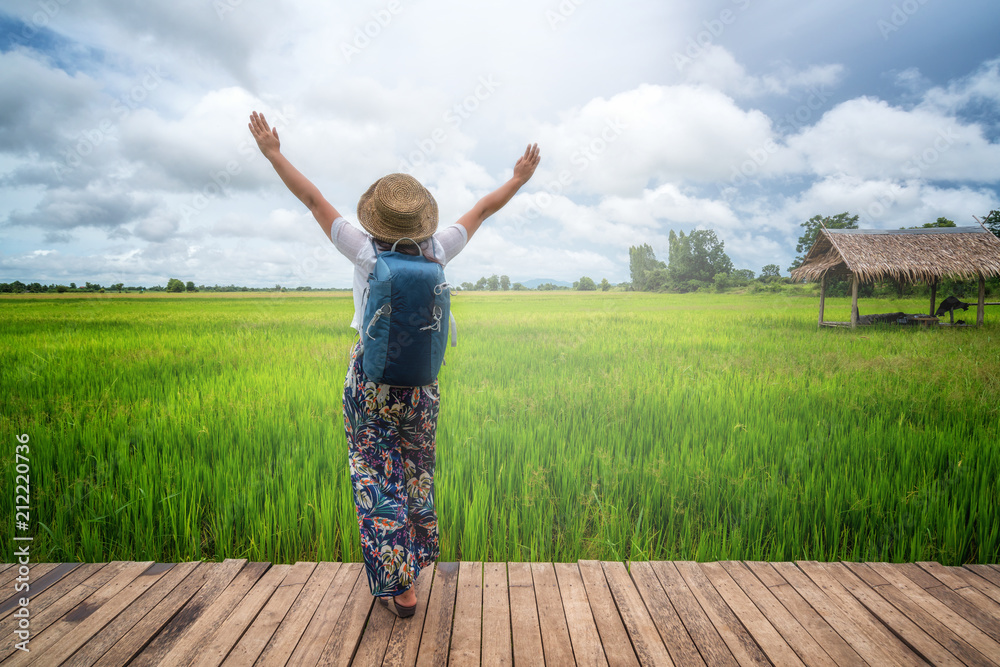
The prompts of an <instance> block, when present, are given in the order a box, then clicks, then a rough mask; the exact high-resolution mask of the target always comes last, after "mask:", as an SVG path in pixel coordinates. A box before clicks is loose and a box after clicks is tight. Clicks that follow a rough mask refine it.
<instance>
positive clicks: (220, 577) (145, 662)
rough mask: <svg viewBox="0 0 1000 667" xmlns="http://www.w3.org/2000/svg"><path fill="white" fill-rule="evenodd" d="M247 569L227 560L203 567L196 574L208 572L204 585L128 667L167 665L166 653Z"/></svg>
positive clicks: (238, 561) (241, 564)
mask: <svg viewBox="0 0 1000 667" xmlns="http://www.w3.org/2000/svg"><path fill="white" fill-rule="evenodd" d="M246 565H247V562H246V560H244V559H235V558H227V559H226V560H225V561H223V562H222V563H202V565H201V567H199V568H198V569H197V570H195V572H196V573H197V572H201V571H202V569H205V570H206V572H205V580H204V583H202V585H201V586H200V587H199V588H198V589H197V591H196V592H195V593H194V595H192V596H191V597H190V598H188V600H187V602H185V603H184V605H183V606H182V607H181V610H180V611H179V612H177V613H176V615H173V617H172V618H170V621H169V622H168V623H167V624H166V625H165V626H164V627H163V629H162V630H160V631H159V632H158V633H156V635H155V636H154V637H153V639H152V640H151V641H150V642H149V644H147V645H146V647H145V648H143V649H142V650H141V651H140V652H139V655H137V656H136V657H135V658H133V660H132V662H130V663H129V667H151V666H152V665H160V664H168V663H164V658H165V657H166V655H167V653H169V652H170V651H171V650H173V647H174V645H175V644H176V643H177V642H178V641H179V640H181V639H182V638H183V637H184V635H185V634H186V633H187V632H188V631H189V630H190V628H191V626H192V625H194V624H195V623H196V622H197V620H198V619H199V618H200V617H201V614H202V612H204V611H205V610H206V609H207V608H208V607H209V606H210V605H211V604H212V603H213V602H215V600H217V599H218V597H219V596H220V595H221V594H222V593H223V592H224V591H225V590H226V589H227V588H228V587H229V585H230V584H231V583H232V582H233V580H234V579H235V578H236V577H237V576H238V575H239V573H240V572H241V571H242V570H243V569H244V568H245V567H246ZM192 583H193V582H192Z"/></svg>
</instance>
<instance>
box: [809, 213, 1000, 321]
mask: <svg viewBox="0 0 1000 667" xmlns="http://www.w3.org/2000/svg"><path fill="white" fill-rule="evenodd" d="M828 276H843V277H847V276H850V277H851V278H852V280H851V284H852V287H851V296H852V299H851V321H850V323H847V322H826V321H825V320H824V319H823V307H824V305H825V301H826V279H827V277H828ZM994 276H1000V239H998V238H997V237H996V236H994V235H993V234H991V233H990V232H989V231H987V230H986V229H985V228H983V227H935V228H930V229H898V230H897V229H825V228H824V229H821V230H820V232H819V236H818V237H817V238H816V243H814V244H813V247H812V248H811V249H810V250H809V254H808V255H806V258H805V260H804V261H803V262H802V265H801V266H799V267H798V268H796V269H795V270H794V271H792V278H793V279H794V280H810V281H819V283H820V296H819V325H820V326H847V325H848V324H850V326H851V327H852V328H853V327H856V326H857V324H858V285H859V284H860V283H867V282H874V281H877V280H886V279H892V280H897V281H901V282H908V283H918V282H925V283H929V284H930V285H931V304H930V305H931V307H930V312H929V313H928V319H930V320H933V321H936V320H935V319H934V318H933V315H934V305H935V299H936V297H937V284H938V282H939V281H940V280H941V279H942V278H946V277H950V278H958V279H962V280H969V279H972V278H977V277H978V278H979V308H978V311H977V313H976V324H977V325H981V324H982V323H983V311H984V309H985V308H984V306H986V305H987V304H986V300H985V297H986V282H985V281H986V278H991V277H994ZM990 305H994V304H990Z"/></svg>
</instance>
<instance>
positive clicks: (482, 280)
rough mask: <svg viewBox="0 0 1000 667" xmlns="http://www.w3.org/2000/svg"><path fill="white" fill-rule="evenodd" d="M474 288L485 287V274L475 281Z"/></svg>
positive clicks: (481, 288)
mask: <svg viewBox="0 0 1000 667" xmlns="http://www.w3.org/2000/svg"><path fill="white" fill-rule="evenodd" d="M476 289H477V290H484V289H486V277H485V276H484V277H481V278H480V279H479V280H477V281H476Z"/></svg>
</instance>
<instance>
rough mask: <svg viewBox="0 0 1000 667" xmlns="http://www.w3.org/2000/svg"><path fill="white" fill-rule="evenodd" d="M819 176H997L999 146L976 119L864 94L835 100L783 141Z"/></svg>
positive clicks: (982, 178) (980, 178)
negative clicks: (895, 103) (965, 120)
mask: <svg viewBox="0 0 1000 667" xmlns="http://www.w3.org/2000/svg"><path fill="white" fill-rule="evenodd" d="M787 145H788V147H789V148H790V149H791V150H792V151H793V152H795V153H798V154H800V155H801V156H802V157H803V158H804V159H805V161H806V163H807V164H808V169H809V170H810V171H811V172H813V173H815V174H817V175H820V176H828V175H835V174H844V175H849V176H856V177H860V178H892V179H924V180H970V181H978V182H996V181H997V179H998V178H1000V145H997V144H993V143H990V142H989V140H987V139H986V137H985V136H984V135H983V132H982V129H981V128H980V127H979V126H978V125H976V124H965V123H962V122H961V121H960V120H959V119H957V118H956V117H955V116H953V115H945V114H942V113H939V112H936V111H933V110H930V109H928V108H926V107H923V106H921V107H917V108H915V109H911V110H906V109H902V108H900V107H895V106H892V105H890V104H888V103H887V102H885V101H883V100H878V99H873V98H868V97H863V98H858V99H853V100H849V101H847V102H843V103H841V104H838V105H837V106H836V107H834V108H833V109H831V110H830V111H828V112H827V113H825V114H824V115H823V117H822V118H821V119H820V120H819V121H818V122H817V123H816V124H815V125H813V126H811V127H809V128H806V129H805V130H803V131H802V132H801V133H799V134H798V135H796V136H793V137H790V138H789V139H788V140H787Z"/></svg>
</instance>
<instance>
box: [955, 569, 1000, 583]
mask: <svg viewBox="0 0 1000 667" xmlns="http://www.w3.org/2000/svg"><path fill="white" fill-rule="evenodd" d="M962 567H964V568H965V569H967V570H969V571H971V572H974V573H975V574H977V575H979V576H980V577H982V578H983V579H985V580H986V581H988V582H990V583H991V584H993V585H994V586H1000V571H997V570H996V569H994V568H992V567H990V566H989V565H981V564H977V565H963V566H962Z"/></svg>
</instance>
